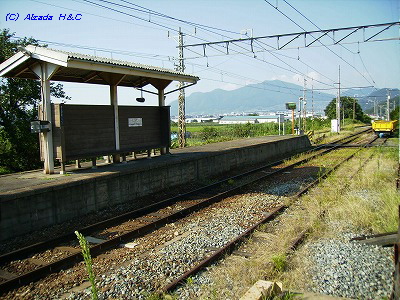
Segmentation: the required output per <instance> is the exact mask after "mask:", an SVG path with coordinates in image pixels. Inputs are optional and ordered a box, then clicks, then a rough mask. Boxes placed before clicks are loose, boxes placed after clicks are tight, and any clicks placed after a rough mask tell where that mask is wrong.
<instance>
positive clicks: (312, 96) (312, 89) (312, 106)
mask: <svg viewBox="0 0 400 300" xmlns="http://www.w3.org/2000/svg"><path fill="white" fill-rule="evenodd" d="M311 115H312V116H311V127H312V128H311V130H314V78H313V80H312V84H311Z"/></svg>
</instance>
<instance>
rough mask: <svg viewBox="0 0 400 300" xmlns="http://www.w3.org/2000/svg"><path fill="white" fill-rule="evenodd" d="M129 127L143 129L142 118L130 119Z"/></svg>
mask: <svg viewBox="0 0 400 300" xmlns="http://www.w3.org/2000/svg"><path fill="white" fill-rule="evenodd" d="M128 126H129V127H141V126H143V120H142V118H128Z"/></svg>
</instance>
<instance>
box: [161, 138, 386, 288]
mask: <svg viewBox="0 0 400 300" xmlns="http://www.w3.org/2000/svg"><path fill="white" fill-rule="evenodd" d="M376 140H377V138H373V139H370V140H369V141H367V143H366V144H364V145H363V147H361V148H360V149H358V150H357V151H355V152H353V153H352V154H350V155H348V156H346V157H345V158H343V159H342V160H341V161H339V162H338V163H337V164H335V165H334V166H333V167H332V168H329V169H328V170H327V171H326V172H324V173H323V174H322V175H321V176H319V177H318V178H316V179H315V180H313V181H311V182H310V183H309V184H307V185H306V186H305V187H304V188H302V189H301V190H300V191H298V192H297V193H296V194H295V195H294V196H292V197H291V201H290V202H291V203H294V202H295V201H297V200H298V199H299V198H300V197H301V196H302V195H304V194H306V193H307V192H308V191H309V190H310V189H311V188H313V187H314V186H316V185H317V184H319V183H320V181H321V179H324V178H326V177H328V176H329V174H331V173H332V172H333V171H335V170H337V169H338V168H339V167H340V166H342V165H343V164H344V163H345V162H347V161H349V160H350V159H352V158H353V157H354V156H355V155H356V154H357V153H358V152H359V151H361V150H362V149H363V148H366V147H369V146H371V144H373V143H374V142H375V141H376ZM386 141H387V138H385V139H383V140H381V141H380V142H379V144H378V145H383V144H385V143H386ZM373 155H374V154H371V155H370V156H369V157H367V159H365V160H364V162H363V163H362V164H361V165H360V166H359V167H358V168H357V171H356V172H354V173H353V174H352V175H350V178H353V177H354V176H355V175H356V174H357V173H358V172H359V171H360V170H361V169H362V168H363V167H364V166H365V164H366V163H367V162H368V161H370V160H371V159H372V157H373ZM344 189H346V186H343V187H342V190H344ZM289 205H290V204H289ZM289 205H280V206H278V207H276V208H275V209H273V210H271V211H270V212H269V213H268V214H266V215H265V217H264V218H263V219H261V220H260V221H258V222H257V223H255V224H254V225H253V226H251V227H250V228H248V229H247V230H246V231H245V232H243V233H242V234H241V235H239V236H237V237H235V238H234V239H233V240H231V241H229V242H228V243H227V244H226V245H225V246H224V247H222V248H221V249H219V250H217V251H216V252H214V253H213V254H211V255H210V256H208V257H207V258H205V259H204V260H203V261H201V262H200V263H199V264H197V265H196V266H195V267H193V268H192V269H190V270H188V271H187V272H185V273H184V274H183V275H181V276H180V277H179V278H177V279H176V280H174V281H172V282H171V283H169V284H167V285H165V286H164V287H163V288H162V289H161V290H160V293H168V292H171V291H173V290H175V289H176V288H178V287H179V286H180V285H183V284H185V283H186V280H187V279H188V278H190V277H191V276H194V275H195V274H196V273H198V272H199V271H201V270H203V269H205V268H206V267H208V266H209V265H211V264H212V263H214V262H215V261H217V260H219V259H221V258H222V257H223V256H225V255H227V254H230V253H232V252H233V250H234V249H235V248H237V246H238V245H239V244H240V243H241V242H243V241H245V240H246V239H247V238H248V237H249V236H250V235H251V234H252V233H253V232H254V231H255V230H256V229H257V228H258V227H259V226H260V225H261V224H263V223H266V222H268V221H270V220H272V219H274V218H275V217H277V216H278V215H279V214H280V213H282V212H283V211H285V210H286V209H287V208H288V207H289ZM307 231H308V230H304V231H302V232H301V233H300V234H299V235H298V237H297V238H295V239H294V240H293V241H292V243H291V245H290V246H289V248H288V251H293V250H294V249H295V248H297V247H298V246H299V245H300V244H301V243H302V242H303V241H304V239H305V236H306V234H307Z"/></svg>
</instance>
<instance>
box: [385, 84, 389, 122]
mask: <svg viewBox="0 0 400 300" xmlns="http://www.w3.org/2000/svg"><path fill="white" fill-rule="evenodd" d="M389 105H390V90H389V89H387V101H386V121H390V106H389Z"/></svg>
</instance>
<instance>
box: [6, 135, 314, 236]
mask: <svg viewBox="0 0 400 300" xmlns="http://www.w3.org/2000/svg"><path fill="white" fill-rule="evenodd" d="M310 146H311V144H310V141H309V140H308V137H307V136H290V135H287V136H266V137H258V138H249V139H242V140H234V141H227V142H221V143H214V144H208V145H203V146H197V147H189V148H183V149H171V151H170V154H168V155H159V156H154V157H152V158H151V159H146V157H142V158H138V159H133V158H132V157H128V159H127V161H126V163H117V164H108V163H106V162H105V161H102V160H100V161H98V162H97V168H96V169H92V168H91V167H90V166H91V164H90V163H87V165H85V163H82V168H79V169H77V168H76V167H75V165H71V166H68V167H67V169H66V171H67V172H66V174H63V175H62V174H57V173H56V174H51V175H49V174H44V173H43V171H42V170H35V171H29V172H22V173H15V174H9V175H3V176H0V240H4V239H8V238H11V237H14V236H17V235H21V234H25V233H28V232H30V231H33V230H37V229H40V228H44V227H47V226H51V225H54V224H58V223H61V222H63V221H65V220H70V219H71V218H74V217H80V216H83V215H85V214H87V213H90V212H92V211H96V210H101V209H104V208H107V207H108V206H112V205H117V204H121V203H126V202H131V201H138V200H137V199H138V198H140V197H143V196H146V195H149V194H152V193H155V192H159V191H162V190H165V189H169V188H173V187H174V186H179V185H183V184H186V183H189V182H191V181H195V180H202V179H207V178H211V177H213V176H218V175H220V174H223V173H225V172H228V171H231V170H234V169H238V168H241V167H244V166H246V165H250V164H257V163H261V162H262V163H268V162H269V161H270V162H272V161H274V159H276V158H278V157H281V156H282V155H288V154H290V153H294V152H299V151H301V150H305V149H307V148H310ZM89 164H90V166H89ZM56 171H57V170H56ZM138 205H139V206H140V205H141V204H140V203H138ZM143 205H145V203H143Z"/></svg>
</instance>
